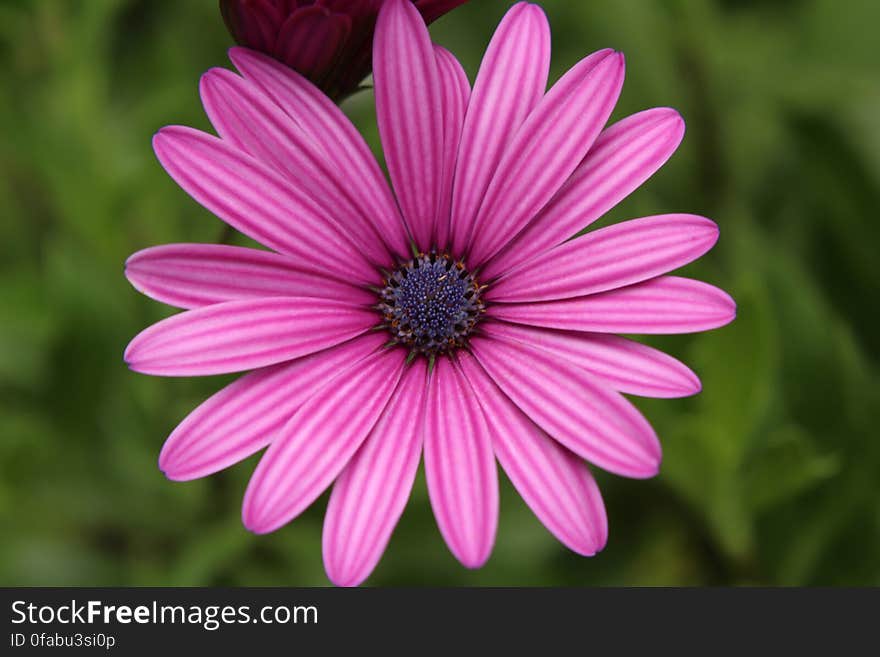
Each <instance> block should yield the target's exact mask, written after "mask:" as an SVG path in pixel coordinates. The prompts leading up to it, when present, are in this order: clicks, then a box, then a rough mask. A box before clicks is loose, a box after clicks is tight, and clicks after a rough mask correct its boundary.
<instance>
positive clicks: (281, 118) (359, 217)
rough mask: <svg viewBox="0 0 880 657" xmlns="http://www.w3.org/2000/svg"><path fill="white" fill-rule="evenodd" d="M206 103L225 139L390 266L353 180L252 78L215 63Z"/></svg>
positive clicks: (204, 86) (205, 82)
mask: <svg viewBox="0 0 880 657" xmlns="http://www.w3.org/2000/svg"><path fill="white" fill-rule="evenodd" d="M199 89H200V91H201V96H202V104H203V105H204V106H205V111H206V112H207V114H208V117H209V118H210V119H211V123H212V124H213V125H214V127H215V128H216V130H217V132H218V133H219V134H220V136H221V137H222V138H223V140H224V141H226V142H228V143H230V144H232V145H233V146H235V147H237V148H239V149H241V150H243V151H245V152H247V153H249V154H250V155H252V156H253V157H254V158H256V159H257V160H260V161H261V162H263V163H264V164H268V165H270V166H271V167H272V168H274V169H276V170H277V171H280V172H282V173H284V174H285V175H286V176H287V178H288V181H289V183H290V184H291V185H292V186H294V187H296V188H297V189H298V190H299V192H300V194H302V195H304V196H308V197H309V198H310V199H311V200H312V201H313V202H314V203H315V205H316V206H317V207H318V208H319V211H320V213H321V215H322V216H324V217H327V218H328V219H331V220H332V221H333V223H334V224H336V226H337V229H338V231H339V232H340V233H343V234H350V235H351V236H352V238H353V239H354V241H355V243H356V244H357V245H358V248H359V249H361V250H362V251H363V252H364V255H365V256H366V257H367V259H368V260H370V262H372V263H374V264H376V265H379V266H383V267H387V266H389V265H390V264H391V263H392V259H391V257H390V255H389V253H388V251H387V249H386V248H385V247H384V245H383V242H382V238H381V237H380V236H379V235H378V233H377V232H376V226H375V225H374V224H373V222H372V219H371V218H370V217H369V216H368V215H365V214H364V213H362V212H361V209H360V208H359V207H358V206H357V204H356V203H355V202H354V201H353V200H352V199H351V192H350V190H349V187H350V183H349V182H348V181H346V180H345V179H344V178H342V177H341V176H340V174H339V171H338V170H337V169H336V167H334V166H333V164H332V163H331V162H330V161H329V160H328V159H327V157H326V155H325V154H324V151H323V149H322V148H321V147H320V146H318V145H317V144H316V143H315V141H314V140H313V139H312V138H311V137H310V136H309V135H308V134H307V133H306V132H305V130H303V129H302V128H301V127H300V126H299V125H298V124H297V123H296V122H295V121H294V120H293V119H291V118H290V117H289V116H288V115H287V114H285V113H284V111H283V110H282V109H281V108H280V107H278V105H276V104H275V103H274V102H273V101H272V100H271V99H270V98H269V97H268V96H266V95H265V94H264V93H263V92H262V91H261V90H260V89H259V87H257V85H255V84H254V83H252V82H249V81H248V80H245V79H244V78H242V77H240V76H238V75H236V74H235V73H233V72H232V71H228V70H226V69H223V68H213V69H211V70H209V71H208V72H207V73H205V74H204V75H203V76H202V79H201V82H200V84H199Z"/></svg>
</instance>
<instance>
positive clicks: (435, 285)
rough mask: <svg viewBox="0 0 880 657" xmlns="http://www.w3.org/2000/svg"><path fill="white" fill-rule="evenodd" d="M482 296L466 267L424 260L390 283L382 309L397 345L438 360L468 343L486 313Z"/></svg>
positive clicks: (442, 258) (443, 259) (430, 256)
mask: <svg viewBox="0 0 880 657" xmlns="http://www.w3.org/2000/svg"><path fill="white" fill-rule="evenodd" d="M481 292H482V288H481V287H480V286H479V285H477V281H476V280H475V279H474V277H473V274H471V273H469V272H468V271H467V269H465V268H464V264H463V263H462V262H455V261H454V260H452V259H451V258H450V257H449V256H447V255H438V254H436V253H427V254H420V255H419V256H418V257H416V258H414V259H413V260H410V261H409V262H407V263H406V264H404V265H401V266H400V267H398V268H397V269H396V270H395V271H394V272H393V273H391V274H389V275H388V276H387V277H386V285H385V287H384V288H382V290H381V292H380V293H379V306H378V308H379V310H380V311H381V312H382V315H383V316H384V318H385V323H384V325H383V326H384V327H385V328H386V329H388V331H389V332H390V333H391V335H392V336H393V339H392V341H393V342H394V343H396V344H402V345H404V346H407V347H409V348H410V349H411V350H412V351H413V352H416V353H422V354H426V355H428V356H433V355H435V354H438V353H446V352H449V351H454V350H455V349H457V348H458V347H461V346H463V345H464V344H465V343H466V341H467V337H468V335H470V333H471V331H472V330H473V328H474V326H475V325H476V324H477V322H478V321H479V318H480V315H481V314H482V313H483V310H484V304H483V302H482V300H481V299H480V296H481Z"/></svg>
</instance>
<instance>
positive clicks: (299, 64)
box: [275, 5, 351, 80]
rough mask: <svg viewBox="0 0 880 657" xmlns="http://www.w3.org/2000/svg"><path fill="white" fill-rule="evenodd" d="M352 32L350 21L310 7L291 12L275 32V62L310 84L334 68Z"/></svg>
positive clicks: (344, 17) (316, 7)
mask: <svg viewBox="0 0 880 657" xmlns="http://www.w3.org/2000/svg"><path fill="white" fill-rule="evenodd" d="M350 31H351V18H350V17H349V16H346V15H345V14H339V13H331V12H330V11H329V10H328V9H326V8H325V7H319V6H316V5H312V6H311V7H302V8H300V9H298V10H297V11H294V12H293V13H292V14H291V15H290V17H289V18H288V19H287V20H286V21H285V22H284V25H282V26H281V30H280V31H279V32H278V40H277V42H276V47H275V52H276V54H277V55H278V58H279V59H280V60H281V61H283V62H284V63H285V64H287V65H288V66H290V67H291V68H293V69H296V70H297V71H299V72H300V73H302V74H303V75H305V76H308V77H309V78H311V79H312V80H320V79H321V78H322V77H323V76H324V75H326V74H327V73H328V72H329V70H330V68H331V67H332V66H333V64H334V61H335V59H336V57H337V54H338V52H339V49H340V48H342V46H343V44H344V43H345V40H346V39H347V38H348V35H349V32H350Z"/></svg>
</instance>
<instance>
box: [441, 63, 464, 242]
mask: <svg viewBox="0 0 880 657" xmlns="http://www.w3.org/2000/svg"><path fill="white" fill-rule="evenodd" d="M434 53H435V54H436V56H437V70H438V71H439V73H440V91H441V100H442V105H443V175H442V182H441V184H440V204H439V207H438V210H437V221H436V222H435V225H434V239H433V244H434V245H435V246H436V247H437V248H438V249H439V250H441V251H443V250H445V249H446V247H447V246H448V245H449V239H450V234H451V233H450V231H451V227H450V212H451V210H452V183H453V179H454V176H455V162H456V160H457V159H458V145H459V143H460V142H461V129H462V125H463V124H464V115H465V112H466V111H467V106H468V99H469V98H470V93H471V86H470V83H469V82H468V79H467V75H466V74H465V72H464V69H463V68H462V67H461V64H460V63H459V62H458V60H457V59H456V58H455V56H454V55H453V54H452V53H451V52H449V51H448V50H446V49H445V48H441V47H440V46H434Z"/></svg>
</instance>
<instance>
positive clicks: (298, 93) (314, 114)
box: [229, 48, 410, 257]
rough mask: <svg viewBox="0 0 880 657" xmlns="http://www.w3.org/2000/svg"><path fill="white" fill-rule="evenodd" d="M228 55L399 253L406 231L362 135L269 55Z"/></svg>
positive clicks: (235, 51) (236, 51)
mask: <svg viewBox="0 0 880 657" xmlns="http://www.w3.org/2000/svg"><path fill="white" fill-rule="evenodd" d="M229 58H230V59H231V60H232V62H233V64H235V67H236V68H237V69H238V70H239V71H241V73H242V75H244V77H245V78H247V79H248V80H250V81H251V82H253V83H254V84H256V85H257V86H258V87H259V88H260V89H262V90H263V92H264V93H265V94H266V95H268V96H269V97H270V98H272V100H274V101H275V102H276V103H277V104H278V106H279V107H280V108H281V109H282V110H284V112H285V113H286V114H287V115H288V116H289V117H290V118H291V119H293V120H294V121H295V122H296V123H297V124H298V125H299V126H300V128H302V130H304V131H305V132H306V134H307V135H308V136H309V137H310V138H311V139H312V140H313V141H314V142H315V144H316V145H317V146H318V147H319V148H320V149H321V150H322V151H323V153H324V156H325V158H326V159H327V161H328V162H329V163H330V164H331V165H332V167H333V169H334V170H335V171H336V176H337V178H338V179H339V180H341V181H344V188H345V190H346V191H347V192H348V196H347V198H348V199H349V201H350V202H352V203H355V204H356V205H357V206H358V208H360V212H361V214H362V215H363V216H365V217H369V218H370V219H371V221H372V222H373V223H374V224H375V225H376V227H377V229H378V230H377V232H378V233H379V234H380V235H382V236H383V239H384V240H385V244H386V245H387V246H388V247H389V249H391V250H392V252H394V253H396V254H397V255H398V256H401V257H407V256H408V255H409V253H410V249H409V237H408V236H407V234H406V230H405V228H404V225H403V220H402V219H401V217H400V213H399V212H398V210H397V205H396V203H395V201H394V197H393V196H392V194H391V189H390V188H389V187H388V183H387V182H386V180H385V175H384V174H383V173H382V170H381V169H380V168H379V163H378V162H377V161H376V158H375V157H374V156H373V153H372V151H370V148H369V146H367V143H366V142H365V141H364V138H363V137H362V136H361V135H360V133H359V132H358V131H357V129H355V127H354V125H352V123H351V121H349V119H348V117H347V116H345V114H343V113H342V110H340V109H339V108H338V107H337V106H336V105H335V104H334V103H333V101H331V100H330V99H329V98H328V97H327V96H326V95H325V94H324V93H323V92H322V91H321V90H320V89H318V88H317V87H316V86H315V85H313V84H312V83H311V82H309V81H308V80H307V79H306V78H304V77H303V76H301V75H299V74H298V73H296V72H295V71H293V70H292V69H289V68H287V67H286V66H283V65H282V64H279V63H278V62H276V61H275V60H274V59H272V58H271V57H267V56H266V55H263V54H261V53H258V52H255V51H253V50H248V49H247V48H232V49H230V51H229Z"/></svg>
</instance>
